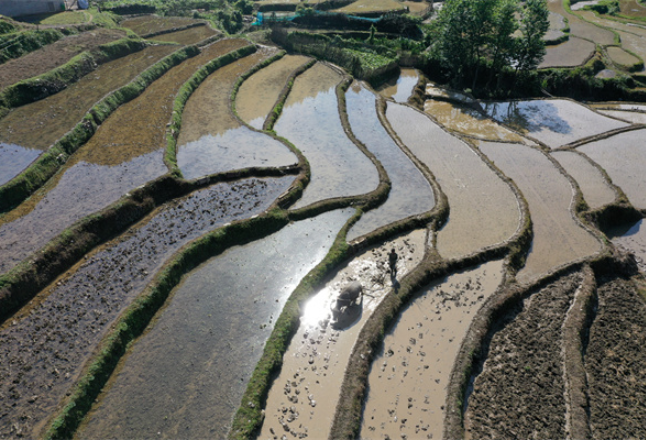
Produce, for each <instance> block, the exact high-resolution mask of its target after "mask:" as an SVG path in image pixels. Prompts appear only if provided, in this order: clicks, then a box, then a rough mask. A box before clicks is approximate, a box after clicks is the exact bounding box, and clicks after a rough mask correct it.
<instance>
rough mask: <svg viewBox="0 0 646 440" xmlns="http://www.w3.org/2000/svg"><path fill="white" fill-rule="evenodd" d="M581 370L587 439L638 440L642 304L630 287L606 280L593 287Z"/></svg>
mask: <svg viewBox="0 0 646 440" xmlns="http://www.w3.org/2000/svg"><path fill="white" fill-rule="evenodd" d="M597 294H598V298H599V300H598V301H599V303H598V312H597V316H596V318H595V320H594V322H593V323H592V326H591V328H590V336H589V342H588V346H587V350H586V353H585V358H584V362H585V369H586V373H587V378H588V394H589V399H590V425H591V427H592V435H593V438H639V437H640V436H642V435H643V434H644V414H646V370H645V369H644V365H646V351H645V350H644V347H643V341H644V340H645V339H646V303H645V302H644V297H643V296H642V295H643V294H642V295H640V294H639V293H638V292H637V290H636V288H635V285H634V284H632V283H631V282H630V281H627V280H622V279H619V278H617V279H613V280H606V281H605V282H603V283H602V284H601V285H600V286H599V287H598V289H597Z"/></svg>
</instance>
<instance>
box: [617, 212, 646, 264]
mask: <svg viewBox="0 0 646 440" xmlns="http://www.w3.org/2000/svg"><path fill="white" fill-rule="evenodd" d="M608 236H609V238H610V239H611V240H612V243H613V244H614V245H615V246H617V247H618V248H620V249H622V250H623V251H625V252H630V253H632V254H633V255H634V256H635V260H636V261H637V265H638V266H639V270H641V271H642V272H644V273H646V227H644V221H643V220H639V221H638V222H637V223H635V224H633V225H628V226H625V225H624V226H622V227H616V228H613V229H611V230H610V231H609V232H608Z"/></svg>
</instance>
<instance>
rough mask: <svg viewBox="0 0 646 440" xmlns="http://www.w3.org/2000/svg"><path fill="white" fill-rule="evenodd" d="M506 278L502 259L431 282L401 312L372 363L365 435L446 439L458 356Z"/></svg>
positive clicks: (363, 433) (362, 430) (361, 434)
mask: <svg viewBox="0 0 646 440" xmlns="http://www.w3.org/2000/svg"><path fill="white" fill-rule="evenodd" d="M501 280H502V261H493V262H489V263H486V264H483V265H482V266H479V267H477V268H474V269H470V270H468V271H465V272H461V273H457V274H454V275H451V276H449V277H448V278H444V279H442V280H438V281H435V282H433V283H431V284H430V285H429V286H427V287H425V288H423V289H422V290H421V292H420V293H419V294H417V296H416V297H415V298H414V299H413V300H412V301H411V304H410V305H409V306H408V307H406V308H405V309H404V310H403V311H402V312H401V314H400V317H399V318H398V319H397V321H395V323H394V324H393V326H392V327H391V329H390V330H389V331H388V333H387V334H386V336H385V338H384V342H383V345H382V346H381V347H380V350H379V353H378V355H377V356H375V359H374V361H373V363H372V368H371V371H370V374H369V376H368V393H367V398H366V402H365V405H364V412H363V421H362V424H361V433H360V437H361V438H363V439H370V438H384V437H385V436H388V437H390V438H392V439H395V438H397V439H399V438H417V439H422V438H434V439H439V438H442V431H443V427H444V416H445V412H444V405H445V403H446V397H447V386H448V383H449V380H450V376H451V370H452V368H453V363H454V362H455V357H456V356H457V354H458V352H459V350H460V347H461V345H462V341H463V340H464V337H465V336H466V333H467V331H468V329H469V326H470V325H471V321H472V320H473V318H474V317H475V315H476V314H477V312H478V310H479V309H480V307H482V305H483V304H484V302H485V301H486V300H487V299H488V298H489V297H490V296H491V295H493V294H494V292H495V291H496V289H497V288H498V286H499V284H500V282H501Z"/></svg>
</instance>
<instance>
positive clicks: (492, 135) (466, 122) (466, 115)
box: [424, 99, 524, 143]
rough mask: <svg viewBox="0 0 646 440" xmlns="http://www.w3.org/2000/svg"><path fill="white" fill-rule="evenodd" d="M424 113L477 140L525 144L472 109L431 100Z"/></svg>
mask: <svg viewBox="0 0 646 440" xmlns="http://www.w3.org/2000/svg"><path fill="white" fill-rule="evenodd" d="M424 112H426V113H428V114H429V115H431V116H433V117H434V118H435V119H436V120H437V121H438V122H439V123H440V124H442V125H443V126H445V127H446V128H448V129H449V130H454V131H457V132H460V133H462V134H465V135H467V136H473V137H476V138H480V139H484V140H490V141H507V142H518V143H523V142H524V141H523V138H522V137H521V136H520V135H518V134H517V133H514V132H513V131H511V130H509V129H508V128H506V127H503V126H501V125H498V124H496V123H495V122H493V121H492V120H491V119H489V118H487V117H486V116H484V115H482V113H480V112H479V111H476V110H474V109H472V108H470V107H466V106H461V105H458V104H454V103H450V102H446V101H438V100H435V99H429V100H427V101H426V102H424Z"/></svg>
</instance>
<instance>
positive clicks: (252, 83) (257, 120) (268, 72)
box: [236, 55, 310, 130]
mask: <svg viewBox="0 0 646 440" xmlns="http://www.w3.org/2000/svg"><path fill="white" fill-rule="evenodd" d="M309 60H310V58H308V57H305V56H302V55H285V56H284V57H283V58H281V59H280V60H278V61H275V62H273V63H271V64H270V65H269V66H267V67H264V68H262V69H260V70H259V71H258V72H256V73H254V74H253V75H251V76H250V77H249V78H247V79H246V80H245V82H243V83H242V85H241V86H240V90H239V91H238V94H237V95H236V111H237V112H238V115H239V116H240V118H241V119H242V120H243V121H245V122H246V123H247V124H249V125H251V126H252V127H254V128H256V129H258V130H261V129H262V127H263V124H264V123H265V119H267V115H269V113H270V112H271V111H272V109H273V108H274V104H276V100H277V99H278V95H280V92H281V91H282V90H283V88H284V87H285V85H286V84H287V78H288V77H289V75H291V73H292V72H293V71H294V70H296V69H298V68H299V67H300V66H302V65H303V64H305V63H307V62H308V61H309Z"/></svg>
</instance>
